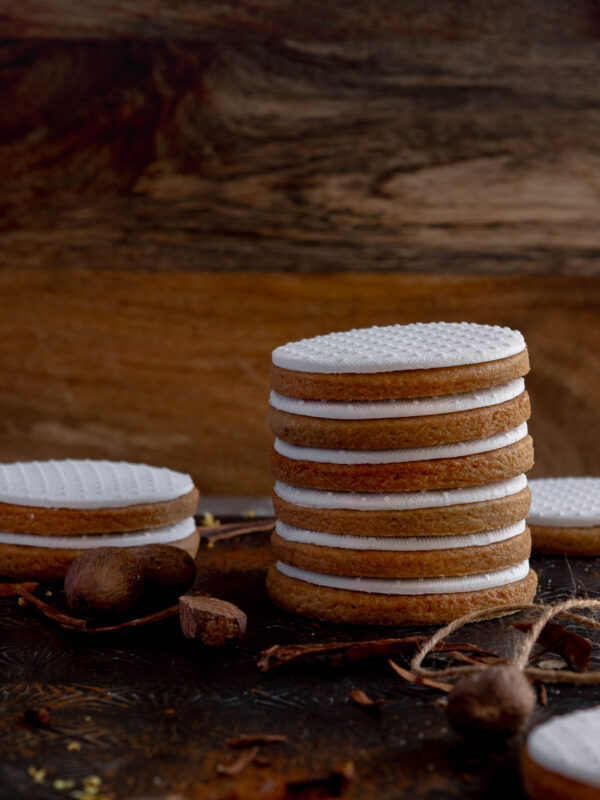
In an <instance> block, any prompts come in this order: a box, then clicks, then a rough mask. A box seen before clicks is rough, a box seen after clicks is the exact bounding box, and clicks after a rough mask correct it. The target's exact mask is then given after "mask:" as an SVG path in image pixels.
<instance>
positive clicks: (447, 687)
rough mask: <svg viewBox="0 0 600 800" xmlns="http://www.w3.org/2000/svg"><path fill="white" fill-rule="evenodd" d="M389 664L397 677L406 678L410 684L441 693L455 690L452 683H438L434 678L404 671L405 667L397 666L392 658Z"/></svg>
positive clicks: (389, 659)
mask: <svg viewBox="0 0 600 800" xmlns="http://www.w3.org/2000/svg"><path fill="white" fill-rule="evenodd" d="M388 664H389V665H390V667H391V668H392V669H393V670H394V672H395V673H396V674H397V675H399V676H400V677H401V678H404V680H405V681H407V682H408V683H416V684H421V686H428V687H429V688H430V689H439V690H440V691H441V692H451V691H452V689H453V688H454V686H453V685H452V684H451V683H443V682H442V681H436V680H434V679H433V678H428V677H426V676H425V675H415V673H414V672H410V670H407V669H404V667H401V666H400V665H399V664H396V662H395V661H392V659H391V658H388Z"/></svg>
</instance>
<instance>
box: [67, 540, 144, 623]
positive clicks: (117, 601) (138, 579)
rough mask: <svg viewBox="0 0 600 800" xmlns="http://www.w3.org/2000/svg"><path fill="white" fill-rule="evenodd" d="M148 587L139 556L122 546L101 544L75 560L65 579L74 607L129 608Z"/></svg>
mask: <svg viewBox="0 0 600 800" xmlns="http://www.w3.org/2000/svg"><path fill="white" fill-rule="evenodd" d="M143 590H144V576H143V573H142V569H141V566H140V563H139V561H138V559H137V558H136V557H135V556H134V555H133V554H132V553H131V552H129V551H128V550H125V549H124V548H122V547H97V548H94V549H93V550H88V551H87V552H85V553H83V554H82V555H80V556H79V557H78V558H76V559H75V561H73V563H72V564H71V566H70V567H69V571H68V572H67V577H66V578H65V594H66V596H67V602H68V603H69V605H70V606H71V608H76V609H80V610H82V611H89V612H94V611H113V612H115V613H119V612H123V611H127V610H128V609H130V608H131V606H133V604H134V603H135V601H136V600H137V599H138V597H139V596H140V595H141V594H142V592H143Z"/></svg>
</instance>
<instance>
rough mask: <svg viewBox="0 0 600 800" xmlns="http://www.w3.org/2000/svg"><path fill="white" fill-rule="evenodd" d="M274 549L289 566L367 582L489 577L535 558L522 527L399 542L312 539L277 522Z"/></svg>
mask: <svg viewBox="0 0 600 800" xmlns="http://www.w3.org/2000/svg"><path fill="white" fill-rule="evenodd" d="M303 534H304V535H303ZM306 534H309V535H308V536H306ZM289 537H294V538H295V539H296V541H294V540H293V538H289ZM344 540H345V541H344ZM348 540H350V541H348ZM444 540H445V541H444ZM271 543H272V547H273V552H274V553H275V557H276V558H277V559H279V560H280V561H282V562H283V563H285V564H289V565H291V566H294V567H300V568H301V569H305V570H310V571H312V572H323V573H326V574H330V575H349V576H355V577H365V578H370V577H373V578H420V577H422V576H423V575H427V576H428V577H437V576H444V575H469V574H473V573H477V572H490V571H493V570H498V569H503V568H504V567H510V566H512V565H513V564H518V563H520V562H522V561H524V560H525V559H527V558H528V557H529V553H530V552H531V536H530V534H529V531H528V530H527V529H526V528H525V522H524V521H522V522H521V523H516V524H515V525H511V526H508V527H507V528H501V529H499V530H496V531H486V532H484V533H475V534H467V535H464V536H438V537H432V536H423V537H410V538H408V537H401V538H399V539H393V538H390V537H388V538H381V539H379V538H378V537H360V536H336V535H332V534H323V533H314V532H312V531H301V530H300V529H298V528H289V527H288V526H286V525H284V524H282V523H280V522H278V523H277V531H276V532H275V533H274V534H273V537H272V539H271ZM372 545H375V546H377V547H379V548H380V549H374V547H372ZM402 545H404V546H403V547H402ZM409 548H414V549H409Z"/></svg>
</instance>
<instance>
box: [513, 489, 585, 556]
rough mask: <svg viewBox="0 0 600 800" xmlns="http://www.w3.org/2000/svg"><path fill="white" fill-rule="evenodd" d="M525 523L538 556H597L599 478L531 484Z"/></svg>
mask: <svg viewBox="0 0 600 800" xmlns="http://www.w3.org/2000/svg"><path fill="white" fill-rule="evenodd" d="M529 522H530V523H531V532H532V537H533V549H534V550H535V551H536V552H538V553H554V554H556V553H562V554H565V555H582V556H585V555H589V556H598V555H600V478H592V477H586V478H536V479H535V480H532V481H531V508H530V510H529Z"/></svg>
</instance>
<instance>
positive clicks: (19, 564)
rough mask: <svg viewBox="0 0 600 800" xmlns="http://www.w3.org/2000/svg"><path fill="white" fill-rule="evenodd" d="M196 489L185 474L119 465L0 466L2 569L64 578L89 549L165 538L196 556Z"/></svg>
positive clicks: (20, 575)
mask: <svg viewBox="0 0 600 800" xmlns="http://www.w3.org/2000/svg"><path fill="white" fill-rule="evenodd" d="M197 499H198V491H197V489H196V488H195V487H194V484H193V482H192V479H191V478H190V476H189V475H185V474H183V473H180V472H175V471H173V470H170V469H165V468H158V467H150V466H147V465H145V464H128V463H125V462H110V461H92V460H65V461H33V462H22V463H14V464H2V465H0V574H2V575H8V576H10V577H15V578H23V579H26V578H29V579H40V580H46V579H54V578H61V577H64V575H65V574H66V572H67V570H68V568H69V565H70V564H71V562H72V561H73V560H74V558H76V557H77V556H78V555H79V554H80V553H81V552H83V551H84V550H86V549H89V548H90V547H99V546H105V545H111V546H122V547H135V546H138V545H139V544H142V543H143V544H155V543H168V544H172V545H176V546H179V547H182V548H183V549H185V550H187V551H188V552H190V553H191V554H192V555H195V554H196V552H197V549H198V541H199V537H198V533H197V531H196V528H195V523H194V519H193V515H194V513H195V511H196V506H197Z"/></svg>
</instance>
